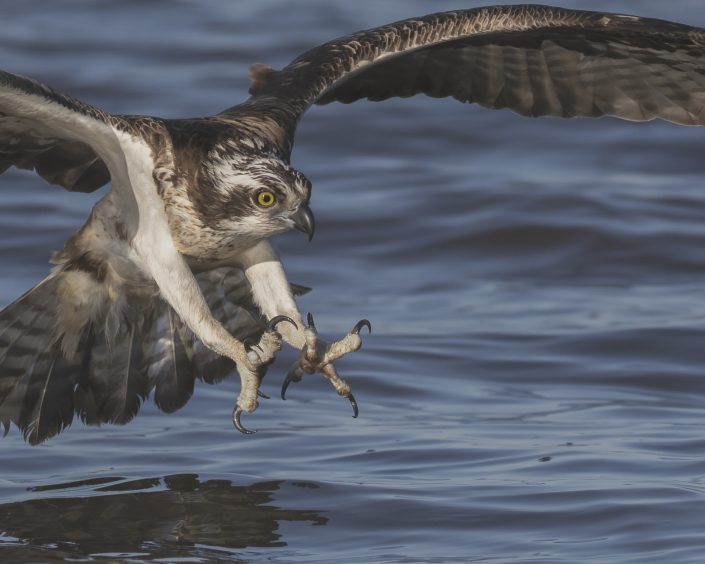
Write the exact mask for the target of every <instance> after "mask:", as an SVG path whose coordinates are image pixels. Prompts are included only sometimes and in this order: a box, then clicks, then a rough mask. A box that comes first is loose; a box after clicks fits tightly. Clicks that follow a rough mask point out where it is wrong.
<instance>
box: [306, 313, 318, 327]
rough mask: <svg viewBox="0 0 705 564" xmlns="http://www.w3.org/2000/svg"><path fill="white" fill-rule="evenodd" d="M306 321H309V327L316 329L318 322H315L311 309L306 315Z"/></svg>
mask: <svg viewBox="0 0 705 564" xmlns="http://www.w3.org/2000/svg"><path fill="white" fill-rule="evenodd" d="M306 323H308V328H309V329H313V330H314V331H315V330H316V324H315V323H314V322H313V314H312V313H311V312H310V311H309V312H308V315H306Z"/></svg>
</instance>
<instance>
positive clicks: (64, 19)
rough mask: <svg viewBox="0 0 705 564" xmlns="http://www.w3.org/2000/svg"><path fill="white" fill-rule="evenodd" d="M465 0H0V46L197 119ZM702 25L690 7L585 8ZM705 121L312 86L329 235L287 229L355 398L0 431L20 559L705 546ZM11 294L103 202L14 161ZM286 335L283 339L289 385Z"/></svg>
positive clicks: (7, 523) (564, 554)
mask: <svg viewBox="0 0 705 564" xmlns="http://www.w3.org/2000/svg"><path fill="white" fill-rule="evenodd" d="M481 4H482V2H473V1H469V0H466V1H464V2H459V1H457V0H456V1H453V2H451V1H447V0H440V1H435V2H424V1H422V0H408V1H405V2H385V3H380V2H374V1H373V0H359V1H357V2H354V3H349V2H330V1H327V0H309V1H301V2H290V1H287V2H283V1H275V0H264V1H258V2H256V3H255V2H240V1H233V2H227V3H226V2H216V1H215V0H212V1H206V2H195V1H185V0H181V1H173V2H166V1H156V0H155V1H150V2H136V1H117V0H115V1H107V0H106V1H102V2H85V1H79V0H76V1H71V2H68V1H60V2H52V3H43V4H42V5H41V8H40V7H39V5H38V4H34V3H27V2H21V1H19V0H16V1H10V0H8V1H6V2H5V4H4V6H3V18H2V19H0V45H1V46H2V51H1V52H2V53H3V57H2V67H4V68H6V69H8V70H11V71H14V72H18V73H21V74H26V75H29V76H33V77H36V78H38V79H40V80H43V81H45V82H47V83H49V84H52V85H53V86H55V87H57V88H60V89H63V90H64V91H66V92H69V93H71V94H72V95H74V96H77V97H79V98H81V99H84V100H86V101H88V102H90V103H92V104H95V105H98V106H100V107H102V108H105V109H106V110H108V111H111V112H116V113H127V114H132V113H153V114H156V115H162V116H168V117H176V116H190V115H203V114H208V113H214V112H217V111H219V110H221V109H223V108H225V107H228V106H230V105H233V104H234V103H236V102H237V101H239V100H241V99H243V98H244V96H245V91H246V88H247V66H248V65H249V64H250V63H252V62H265V63H268V64H271V65H273V66H281V65H284V64H286V63H287V62H288V61H289V60H290V59H292V58H293V57H294V56H296V55H297V54H298V53H300V52H301V51H303V50H304V49H307V48H309V47H311V46H313V45H316V44H318V43H320V42H323V41H325V40H327V39H330V38H333V37H335V36H338V35H342V34H346V33H349V32H352V31H355V30H357V29H361V28H365V27H370V26H373V25H377V24H381V23H385V22H388V21H392V20H396V19H401V18H404V17H409V16H413V15H419V14H423V13H427V12H430V11H435V10H442V9H452V8H457V7H472V6H478V5H481ZM563 5H565V6H569V7H582V8H592V9H611V10H613V11H614V10H618V11H623V12H631V13H639V14H643V15H649V16H654V17H666V18H669V19H673V20H679V21H684V22H688V23H691V24H694V25H705V14H704V13H703V11H702V5H701V3H700V2H699V1H698V0H679V1H677V2H656V1H655V0H640V1H638V2H637V1H626V0H624V1H617V2H614V1H613V2H607V1H596V2H587V1H582V2H564V3H563ZM703 135H704V133H703V131H702V129H698V128H684V127H677V126H673V125H669V124H665V123H650V124H640V125H635V124H629V123H622V122H618V121H616V120H609V119H601V120H572V121H563V120H557V119H544V120H527V119H525V118H520V117H518V116H515V115H513V114H512V113H510V112H507V111H500V112H490V111H487V110H483V109H480V108H476V107H471V106H463V105H460V104H458V103H456V102H453V101H447V100H430V99H424V98H414V99H409V100H396V101H391V102H385V103H382V104H373V103H364V102H362V103H358V104H354V105H351V106H335V105H330V106H326V107H323V108H314V109H313V110H312V111H311V112H310V113H309V114H308V115H307V116H306V118H305V119H304V121H303V122H302V124H301V128H300V130H299V134H298V138H297V145H296V149H295V152H294V157H293V161H294V164H295V166H297V167H298V168H299V169H300V170H302V171H304V172H305V174H306V175H307V176H308V177H309V178H310V179H311V180H312V181H313V184H314V197H313V207H314V209H315V211H316V214H317V219H318V223H319V225H318V229H317V233H316V239H315V240H314V241H313V243H311V244H306V242H305V240H304V238H302V237H300V236H296V235H291V236H285V237H282V238H280V239H279V240H278V242H277V244H278V247H279V248H280V250H281V252H282V255H283V257H284V261H285V265H286V267H287V270H288V272H289V274H290V278H291V279H292V280H293V281H294V282H297V283H300V284H305V285H309V286H313V287H314V288H315V290H314V292H312V293H311V294H310V295H308V296H306V297H304V298H302V299H301V304H302V309H303V311H308V310H311V311H313V312H314V313H315V315H316V320H317V325H318V327H319V328H320V330H321V331H322V332H323V333H324V334H325V335H326V336H329V337H330V338H333V337H335V336H338V335H341V334H342V333H344V332H345V331H347V330H349V329H350V327H351V326H352V324H353V323H354V322H355V321H357V319H359V318H360V317H369V318H370V319H371V320H372V322H373V325H374V330H375V332H374V334H373V335H372V336H371V337H369V338H366V339H365V345H364V348H363V350H362V351H361V352H359V353H357V354H356V355H353V356H351V357H350V358H348V359H345V360H344V361H343V362H342V363H341V364H340V369H341V372H343V373H344V376H345V377H346V378H347V379H348V380H349V381H350V382H351V383H352V385H353V387H354V390H355V394H356V396H357V399H358V401H359V403H360V409H361V417H360V418H359V419H357V420H352V419H351V418H350V411H349V406H347V405H346V404H345V403H344V402H342V401H340V400H339V399H337V398H336V397H335V396H334V394H333V393H332V392H331V391H330V390H329V389H328V387H327V386H326V385H325V383H324V382H322V381H320V380H319V379H317V378H313V377H310V378H308V379H306V380H305V381H304V382H303V383H301V384H299V385H297V386H293V387H292V388H291V389H290V393H289V396H290V399H289V401H287V402H281V401H279V400H274V399H272V400H270V401H268V402H262V405H261V407H260V410H259V411H258V412H257V413H256V414H255V415H252V416H249V417H248V419H247V423H248V425H251V426H253V427H255V428H257V429H259V431H260V432H259V433H258V434H257V435H256V436H254V437H243V436H241V435H239V434H238V433H237V432H236V431H235V430H234V429H233V428H232V424H231V422H230V411H231V409H232V405H233V401H234V398H235V397H236V395H237V391H238V384H237V382H236V381H235V379H230V380H227V381H226V382H224V383H222V384H220V385H217V386H208V385H205V384H202V383H199V384H198V385H197V388H196V392H195V395H194V398H193V399H192V400H191V402H190V403H189V404H188V405H187V406H186V407H185V408H184V409H182V410H181V411H179V412H178V413H175V414H172V415H165V414H162V413H160V412H159V411H158V410H157V409H156V408H155V407H154V406H153V405H151V404H149V405H146V406H145V407H144V408H143V410H142V412H141V414H140V415H139V416H138V418H137V419H136V420H135V421H133V422H132V423H131V424H129V425H127V426H124V427H119V426H103V427H100V428H96V427H84V426H82V425H81V424H78V423H75V424H74V425H73V427H72V428H71V429H70V430H68V431H67V432H65V433H64V434H62V435H61V436H59V437H58V438H56V439H54V440H51V441H49V442H48V443H46V444H44V445H41V446H39V447H36V448H31V447H29V446H27V445H25V444H24V443H23V442H22V440H21V438H20V437H19V433H18V432H17V431H16V430H13V431H12V432H11V434H10V435H9V436H8V437H6V438H5V439H4V440H2V441H0V503H1V504H0V559H2V560H3V561H8V562H10V561H28V560H34V561H44V560H51V559H62V558H63V559H77V558H83V559H95V560H106V559H107V560H110V559H118V558H128V557H129V558H132V559H133V560H134V561H174V560H170V559H177V558H181V559H185V560H180V561H189V562H198V561H213V560H218V559H223V560H238V559H240V560H242V561H258V560H263V561H268V562H291V561H309V562H331V561H346V562H373V561H374V562H454V561H457V562H467V561H486V562H508V561H521V562H530V561H535V562H581V561H582V562H585V561H595V562H604V561H606V560H612V561H618V562H648V561H652V562H663V561H666V560H670V561H678V562H687V561H694V562H697V561H700V560H701V558H702V553H703V550H704V549H705V537H704V535H703V530H705V529H704V527H705V495H704V494H705V455H704V453H705V346H703V345H704V343H705V293H704V288H705V222H704V221H703V220H704V219H705V191H703V185H704V184H705V163H704V161H703V145H704V140H705V139H704V137H703ZM0 180H1V181H2V187H1V190H2V205H1V206H0V234H1V235H2V236H1V237H0V260H2V264H3V273H2V276H1V277H0V303H2V304H7V303H9V302H11V301H12V300H13V299H15V298H16V297H17V296H19V295H20V294H21V293H22V292H23V291H24V290H25V289H26V288H28V287H29V286H31V285H32V284H34V283H35V282H36V281H37V280H39V279H40V278H41V277H42V276H44V275H45V273H46V271H47V260H48V257H49V255H50V252H51V251H52V250H54V249H57V248H60V247H61V245H62V243H63V240H64V239H65V238H66V237H67V236H68V235H69V234H70V233H71V232H72V231H74V230H75V229H76V228H77V227H79V226H80V225H81V224H82V222H83V221H84V220H85V218H86V216H87V214H88V212H89V210H90V207H91V206H92V204H93V203H94V202H95V200H96V198H97V197H99V195H97V196H96V195H88V196H86V195H83V194H78V195H77V194H69V193H66V192H64V191H62V190H60V189H58V188H56V187H51V186H47V185H45V184H43V182H42V181H41V180H40V179H39V178H37V177H35V176H34V175H32V174H29V173H20V172H17V171H14V170H13V171H9V172H8V173H6V174H5V175H3V177H2V179H0ZM293 358H294V355H293V353H292V351H286V352H283V353H282V354H281V355H280V359H279V361H278V364H277V365H275V367H274V368H273V369H272V370H270V372H269V374H268V376H267V379H266V381H265V384H264V390H265V392H267V393H270V394H271V395H273V396H276V395H277V390H278V387H279V385H280V382H281V379H282V378H283V377H284V374H285V371H286V367H288V365H289V362H290V361H291V360H292V359H293Z"/></svg>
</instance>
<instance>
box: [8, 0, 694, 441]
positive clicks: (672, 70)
mask: <svg viewBox="0 0 705 564" xmlns="http://www.w3.org/2000/svg"><path fill="white" fill-rule="evenodd" d="M250 77H251V81H252V84H251V88H250V94H251V96H250V97H249V98H248V99H247V100H245V101H244V102H243V103H241V104H239V105H237V106H233V107H231V108H229V109H226V110H225V111H223V112H221V113H219V114H217V115H214V116H208V117H204V118H200V119H182V120H179V119H161V118H157V117H148V116H122V115H110V114H107V113H105V112H103V111H101V110H99V109H98V108H95V107H93V106H90V105H88V104H85V103H83V102H79V101H78V100H76V99H74V98H71V97H70V96H67V95H64V94H62V93H60V92H57V91H56V90H53V89H52V88H50V87H48V86H45V85H43V84H41V83H39V82H37V81H35V80H32V79H29V78H25V77H21V76H17V75H13V74H9V73H4V72H3V73H0V171H4V170H6V169H7V168H8V167H10V166H13V165H14V166H16V167H19V168H26V169H33V170H35V171H36V172H37V173H38V174H39V175H40V176H41V177H42V178H44V179H45V180H47V181H48V182H50V183H52V184H57V185H59V186H62V187H64V188H65V189H67V190H71V191H80V192H91V191H94V190H97V189H98V188H100V187H101V186H103V185H104V184H106V183H108V182H110V183H111V189H110V191H109V192H108V193H107V194H106V195H105V197H103V198H102V199H101V200H100V202H99V203H98V204H97V205H96V206H95V207H94V209H93V211H92V213H91V216H90V218H89V219H88V221H87V222H86V224H85V225H84V226H83V227H82V228H81V229H80V230H79V231H78V232H77V233H75V234H74V235H73V236H72V237H71V238H70V239H69V240H68V241H67V243H66V245H65V247H64V248H63V249H62V250H61V251H59V252H57V253H55V255H54V256H53V259H52V262H53V264H54V267H53V269H52V270H51V273H50V274H49V275H48V276H47V277H46V278H45V279H44V280H42V281H41V282H40V283H39V284H37V285H36V286H35V287H34V288H32V289H31V290H30V291H28V292H27V293H26V294H24V295H23V296H22V297H20V298H19V299H18V300H17V301H15V302H14V303H12V304H11V305H9V306H8V307H7V308H6V309H5V310H3V311H2V312H0V421H2V423H3V425H4V426H5V430H6V432H7V430H8V429H9V427H10V423H14V424H15V425H16V426H17V427H19V428H20V429H21V430H22V432H23V434H24V437H25V439H26V440H28V441H29V442H30V443H33V444H36V443H39V442H41V441H43V440H45V439H46V438H48V437H51V436H53V435H55V434H57V433H59V432H60V431H61V430H62V429H63V428H65V427H66V426H67V425H69V424H70V423H71V422H72V420H73V417H74V414H77V415H78V416H79V417H80V418H81V419H82V420H83V421H85V422H87V423H89V424H90V423H95V424H97V423H101V422H111V423H126V422H127V421H129V420H131V419H132V418H133V417H134V416H135V414H136V413H137V411H138V410H139V407H140V405H141V403H142V402H143V401H144V400H145V399H146V398H147V397H148V395H149V394H150V393H152V392H153V393H154V399H155V402H156V404H157V405H158V406H159V408H161V409H162V410H164V411H167V412H171V411H174V410H176V409H178V408H179V407H181V406H182V405H184V403H185V402H186V401H187V400H188V398H189V397H190V396H191V394H192V392H193V386H194V379H195V378H200V379H202V380H205V381H206V382H215V381H218V380H219V379H222V378H223V377H225V376H227V375H228V374H229V373H230V372H231V371H232V368H233V363H234V366H235V368H236V369H237V371H238V373H239V374H240V379H241V391H240V394H239V396H238V398H237V403H236V407H235V409H234V411H233V421H234V424H235V426H236V427H237V428H238V429H239V430H240V431H242V432H244V433H249V432H250V431H248V430H247V429H245V428H244V427H243V426H242V424H241V422H240V418H241V414H242V413H243V412H247V413H250V412H252V411H254V410H255V409H256V407H257V397H258V395H259V394H260V392H259V385H260V382H261V379H262V377H263V375H264V372H265V369H266V367H267V365H269V364H270V363H271V362H272V361H273V360H274V357H275V354H276V353H277V351H278V350H279V349H280V347H281V346H282V342H283V341H285V342H287V343H288V344H290V345H291V346H293V347H295V348H296V349H298V350H300V351H301V352H300V354H299V358H298V360H297V362H296V363H295V365H294V366H293V367H292V368H291V370H290V371H289V373H288V375H287V377H286V379H285V381H284V385H283V386H282V397H284V393H285V392H286V389H287V386H288V385H289V383H291V382H296V381H299V380H300V379H301V377H302V375H303V374H305V373H314V372H319V373H321V374H322V375H323V376H324V377H325V378H327V379H328V380H329V381H330V382H331V384H332V385H333V386H334V388H335V390H336V391H337V393H338V394H339V395H341V396H343V397H347V398H348V399H349V400H350V402H351V403H352V405H353V411H354V416H356V415H357V404H356V402H355V399H354V397H353V395H352V393H351V391H350V387H349V385H348V384H347V383H346V382H345V381H344V380H342V379H341V378H340V377H339V376H338V375H337V373H336V370H335V367H334V364H333V363H334V361H335V360H336V359H338V358H340V357H341V356H343V355H345V354H347V353H350V352H352V351H356V350H358V349H359V348H360V346H361V339H360V331H361V329H362V328H363V327H367V328H368V329H370V323H369V322H368V321H367V320H364V319H363V320H362V321H360V322H358V323H357V324H356V325H355V326H354V328H353V329H352V331H351V332H350V333H349V334H348V335H346V336H345V337H343V338H342V339H341V340H340V341H337V342H333V343H325V342H323V341H322V340H320V339H318V336H317V332H316V328H315V325H314V322H313V317H312V316H311V315H310V314H309V315H308V316H307V320H306V323H304V321H303V320H302V316H301V314H300V313H299V311H298V309H297V306H296V303H295V300H294V295H295V294H297V293H300V292H302V291H305V290H306V289H305V288H302V287H298V286H294V285H291V284H289V282H288V281H287V278H286V276H285V274H284V270H283V269H282V266H281V263H280V261H279V259H278V257H277V255H276V253H275V252H274V250H273V249H272V247H271V246H270V244H269V242H268V238H269V237H271V236H272V235H276V234H278V233H282V232H284V231H286V230H289V229H292V228H295V229H299V230H301V231H303V232H304V233H306V234H307V235H308V236H309V237H310V236H312V235H313V232H314V220H313V214H312V212H311V210H310V208H309V199H310V195H311V185H310V183H309V181H308V180H307V179H306V177H305V176H304V175H303V174H301V173H300V172H298V171H297V170H295V169H294V168H293V167H292V166H291V163H290V155H291V149H292V144H293V141H294V134H295V131H296V125H297V123H298V121H299V119H300V118H301V116H302V115H303V114H304V112H305V111H306V110H307V109H308V108H309V107H310V106H311V105H312V104H328V103H330V102H343V103H349V102H353V101H355V100H359V99H361V98H367V99H369V100H375V101H377V100H385V99H388V98H392V97H407V96H412V95H415V94H419V93H423V94H426V95H429V96H434V97H447V96H451V97H453V98H455V99H457V100H459V101H461V102H475V103H478V104H481V105H483V106H486V107H488V108H505V107H506V108H510V109H512V110H514V111H515V112H517V113H519V114H521V115H525V116H559V117H574V116H592V117H595V116H602V115H612V116H616V117H619V118H623V119H628V120H634V121H647V120H651V119H655V118H661V119H664V120H669V121H671V122H675V123H679V124H685V125H703V124H705V30H703V29H698V28H693V27H689V26H685V25H679V24H675V23H670V22H666V21H660V20H654V19H645V18H639V17H634V16H626V15H618V14H609V13H598V12H586V11H575V10H567V9H562V8H551V7H546V6H496V7H487V8H479V9H472V10H461V11H455V12H447V13H439V14H432V15H428V16H424V17H419V18H412V19H409V20H405V21H400V22H397V23H393V24H389V25H385V26H382V27H378V28H375V29H371V30H368V31H362V32H359V33H355V34H353V35H350V36H347V37H343V38H340V39H336V40H333V41H330V42H328V43H325V44H324V45H321V46H319V47H315V48H314V49H312V50H310V51H308V52H306V53H304V54H303V55H301V56H299V57H298V58H296V59H295V60H294V61H293V62H292V63H291V64H289V65H288V66H287V67H285V68H284V69H282V70H279V71H277V70H274V69H272V68H269V67H267V66H265V65H261V64H258V65H253V66H252V67H251V71H250Z"/></svg>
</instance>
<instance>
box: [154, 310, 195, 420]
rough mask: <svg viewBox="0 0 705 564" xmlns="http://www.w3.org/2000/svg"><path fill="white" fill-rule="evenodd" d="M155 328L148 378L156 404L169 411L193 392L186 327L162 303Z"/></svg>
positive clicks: (175, 408)
mask: <svg viewBox="0 0 705 564" xmlns="http://www.w3.org/2000/svg"><path fill="white" fill-rule="evenodd" d="M162 325H163V327H162ZM155 329H156V334H157V335H159V337H158V338H157V339H156V341H155V342H154V345H153V348H152V354H153V357H152V358H153V359H155V361H154V362H152V363H151V364H150V366H149V369H148V373H149V379H150V382H152V383H153V385H154V401H155V403H156V404H157V407H158V408H159V409H161V410H162V411H165V412H166V413H172V412H174V411H176V410H177V409H179V408H181V407H183V406H184V405H185V404H186V402H188V400H189V399H191V396H192V395H193V387H194V382H195V374H194V371H193V367H192V365H191V358H190V356H191V355H190V354H189V349H190V347H191V345H190V344H189V342H188V336H187V331H188V330H187V329H186V327H185V326H184V324H183V322H182V321H181V319H180V318H179V317H178V316H177V315H176V313H174V310H173V309H171V307H169V306H167V305H166V304H164V308H163V312H162V315H161V316H160V318H159V322H158V324H157V325H156V327H155ZM189 333H190V331H189Z"/></svg>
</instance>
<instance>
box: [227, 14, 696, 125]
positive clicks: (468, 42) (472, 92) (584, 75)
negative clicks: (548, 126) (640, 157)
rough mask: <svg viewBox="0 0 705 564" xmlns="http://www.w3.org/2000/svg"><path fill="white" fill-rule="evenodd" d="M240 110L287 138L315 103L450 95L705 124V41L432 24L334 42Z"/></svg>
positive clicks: (653, 32)
mask: <svg viewBox="0 0 705 564" xmlns="http://www.w3.org/2000/svg"><path fill="white" fill-rule="evenodd" d="M251 78H252V87H251V89H250V93H251V94H252V97H251V98H250V99H249V100H248V101H246V102H245V104H243V105H242V106H240V107H239V108H238V107H234V108H230V109H229V110H226V111H225V112H223V114H221V116H222V119H228V117H229V116H235V115H237V114H238V113H239V112H244V113H245V114H246V113H247V112H251V111H252V112H260V114H261V113H265V114H269V115H274V116H276V118H277V120H278V122H279V123H281V124H283V127H284V129H285V131H286V133H288V134H289V135H293V131H294V128H295V126H296V122H297V121H298V119H299V118H300V117H301V114H302V113H303V112H304V111H306V109H307V108H309V107H310V106H311V104H314V103H317V104H327V103H330V102H343V103H348V102H354V101H355V100H359V99H361V98H368V99H370V100H374V101H378V100H385V99H387V98H392V97H396V96H399V97H407V96H413V95H415V94H427V95H429V96H434V97H446V96H452V97H453V98H456V99H457V100H460V101H462V102H476V103H478V104H481V105H483V106H486V107H488V108H505V107H506V108H510V109H512V110H514V111H515V112H518V113H520V114H522V115H526V116H547V115H549V116H561V117H574V116H602V115H613V116H616V117H620V118H623V119H629V120H636V121H646V120H651V119H654V118H662V119H665V120H669V121H673V122H676V123H681V124H688V125H703V124H705V30H703V29H700V28H694V27H689V26H685V25H679V24H675V23H670V22H666V21H661V20H655V19H646V18H638V17H634V16H625V15H617V14H608V13H600V12H586V11H577V10H567V9H563V8H552V7H548V6H528V5H522V6H495V7H488V8H478V9H473V10H463V11H457V12H446V13H439V14H432V15H429V16H425V17H421V18H413V19H409V20H404V21H400V22H397V23H393V24H390V25H386V26H383V27H378V28H375V29H371V30H368V31H362V32H359V33H355V34H353V35H350V36H347V37H343V38H340V39H336V40H334V41H330V42H328V43H325V44H324V45H321V46H319V47H316V48H314V49H311V50H310V51H308V52H306V53H304V54H303V55H301V56H300V57H298V58H297V59H295V60H294V61H293V62H292V63H291V64H289V65H288V66H287V67H286V68H284V69H283V70H281V71H274V70H273V69H269V68H268V67H265V66H264V65H255V66H253V67H252V69H251Z"/></svg>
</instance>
